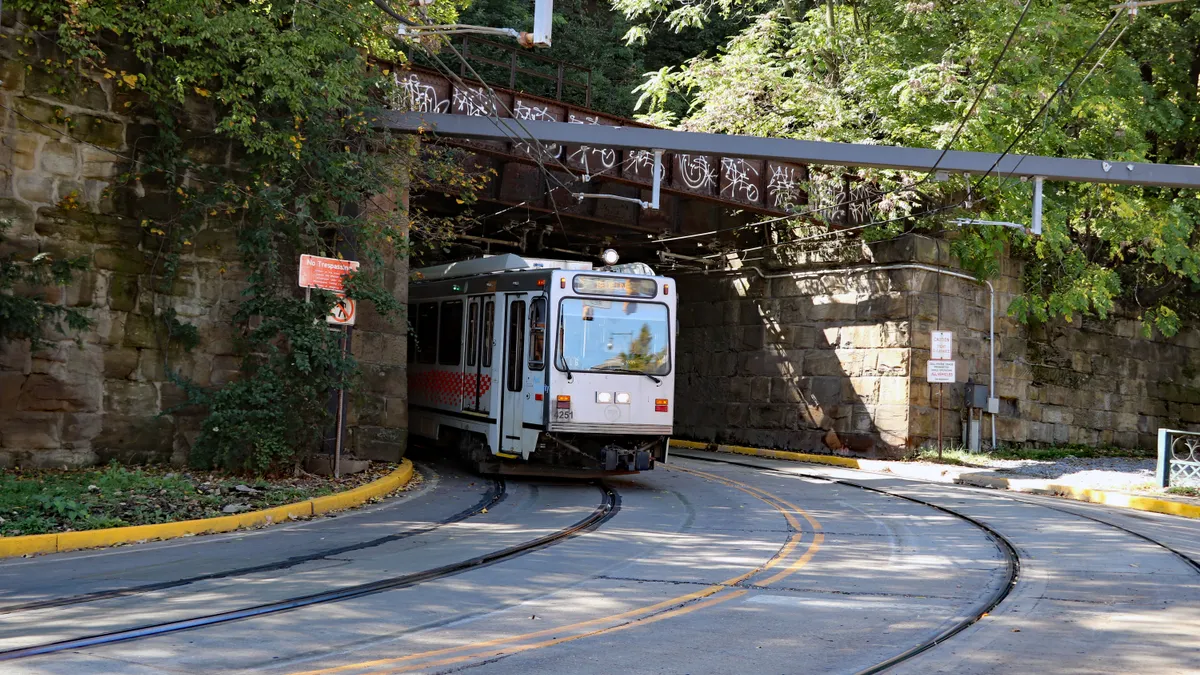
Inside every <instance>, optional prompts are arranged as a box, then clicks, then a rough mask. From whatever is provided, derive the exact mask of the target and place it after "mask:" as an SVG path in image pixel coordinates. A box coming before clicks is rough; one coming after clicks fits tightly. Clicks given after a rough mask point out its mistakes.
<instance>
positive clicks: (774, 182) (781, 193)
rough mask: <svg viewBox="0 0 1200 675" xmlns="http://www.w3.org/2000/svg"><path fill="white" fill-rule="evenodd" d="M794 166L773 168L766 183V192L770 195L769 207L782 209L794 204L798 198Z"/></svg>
mask: <svg viewBox="0 0 1200 675" xmlns="http://www.w3.org/2000/svg"><path fill="white" fill-rule="evenodd" d="M796 173H797V171H796V167H794V166H773V167H771V177H770V179H769V180H768V181H767V191H768V192H770V193H771V195H772V198H771V206H774V207H775V208H777V209H783V208H787V207H789V206H791V205H792V204H794V203H795V202H796V198H797V197H798V196H799V190H798V189H797V188H799V186H800V185H799V180H798V179H797V177H796Z"/></svg>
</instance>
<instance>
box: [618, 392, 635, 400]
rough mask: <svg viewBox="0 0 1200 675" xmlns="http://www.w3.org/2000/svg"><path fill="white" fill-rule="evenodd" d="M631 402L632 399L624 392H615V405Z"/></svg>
mask: <svg viewBox="0 0 1200 675" xmlns="http://www.w3.org/2000/svg"><path fill="white" fill-rule="evenodd" d="M631 400H632V399H631V397H630V396H629V393H628V392H624V391H619V392H617V403H629V401H631Z"/></svg>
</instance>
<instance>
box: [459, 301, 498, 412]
mask: <svg viewBox="0 0 1200 675" xmlns="http://www.w3.org/2000/svg"><path fill="white" fill-rule="evenodd" d="M495 320H496V301H495V299H494V298H493V296H490V295H486V296H485V295H480V296H476V297H473V298H470V299H469V300H468V303H467V366H466V386H465V387H464V391H465V394H464V396H463V409H464V410H467V411H469V412H477V413H486V412H488V411H490V410H491V390H492V354H493V352H494V351H495V344H496V343H495V338H494V337H493V335H494V332H493V331H494V327H495Z"/></svg>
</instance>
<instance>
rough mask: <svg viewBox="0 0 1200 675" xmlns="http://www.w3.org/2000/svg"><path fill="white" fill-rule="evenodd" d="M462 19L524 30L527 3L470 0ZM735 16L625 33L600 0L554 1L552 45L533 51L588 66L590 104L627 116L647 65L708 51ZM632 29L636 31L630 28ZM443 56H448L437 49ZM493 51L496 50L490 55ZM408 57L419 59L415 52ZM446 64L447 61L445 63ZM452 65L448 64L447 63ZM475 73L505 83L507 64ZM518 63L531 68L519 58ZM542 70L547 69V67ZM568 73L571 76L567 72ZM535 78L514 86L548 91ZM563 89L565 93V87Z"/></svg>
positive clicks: (732, 27) (625, 25)
mask: <svg viewBox="0 0 1200 675" xmlns="http://www.w3.org/2000/svg"><path fill="white" fill-rule="evenodd" d="M461 20H462V22H463V23H468V24H473V25H480V26H496V27H506V28H516V29H519V30H521V29H526V30H527V28H528V27H529V26H532V25H533V3H532V2H513V1H512V0H474V1H473V2H471V4H470V6H469V7H467V8H466V9H465V10H463V14H462V18H461ZM739 21H740V19H739V18H732V19H722V18H719V17H717V18H716V19H715V20H714V21H713V22H711V23H710V24H707V25H705V26H702V27H698V28H693V29H687V30H684V31H682V32H680V33H678V34H676V33H658V34H654V35H651V34H649V33H645V34H639V36H638V37H636V38H635V39H632V40H629V39H626V38H627V37H628V36H629V35H630V30H631V29H632V28H633V26H632V24H631V23H630V22H629V21H627V20H626V19H625V17H624V16H623V15H622V14H621V13H620V12H618V11H615V10H614V9H612V8H610V7H608V6H607V5H605V4H603V3H595V2H586V1H585V0H560V1H559V2H555V3H554V32H553V40H552V46H551V47H550V48H549V49H546V50H539V51H538V52H537V53H538V54H540V55H543V56H548V57H550V58H553V59H558V60H561V61H565V62H567V63H571V64H576V65H580V66H585V67H587V68H591V70H592V105H591V107H592V108H593V109H595V110H600V111H603V112H606V113H610V114H613V115H620V116H622V117H629V116H631V115H632V114H633V112H634V103H635V101H636V98H637V95H636V94H635V93H634V91H633V90H634V88H635V87H636V86H637V85H638V83H639V82H640V81H641V79H642V77H643V76H644V74H645V72H646V71H647V70H657V69H659V68H661V67H663V66H665V65H668V64H675V63H678V62H680V61H681V60H683V59H688V58H691V57H693V56H697V55H699V54H704V53H707V52H712V51H714V50H715V49H716V48H717V47H718V46H719V45H720V44H721V43H722V42H724V40H725V38H726V37H727V36H729V35H730V34H731V33H733V32H734V31H736V30H737V28H738V26H739ZM635 32H636V31H635ZM440 56H441V58H443V59H446V58H448V55H447V54H445V53H442V54H440ZM495 56H499V55H495ZM414 61H416V62H418V63H421V62H422V61H423V59H422V58H421V56H420V55H419V54H418V55H415V56H414ZM448 63H449V62H448ZM451 65H452V66H453V65H454V64H453V63H452V64H451ZM474 67H475V68H476V69H478V71H479V73H480V74H481V75H483V76H484V77H485V78H489V80H490V81H491V82H492V83H493V84H500V85H505V84H507V77H508V75H507V72H508V71H507V69H502V68H497V67H493V68H488V67H485V66H483V65H480V64H478V63H476V64H474ZM522 67H523V68H528V67H533V64H532V63H527V62H525V61H522ZM545 72H547V73H549V74H553V71H552V69H551V68H547V69H546V70H545ZM568 76H571V77H574V75H573V74H571V73H568ZM537 84H538V83H537V82H535V81H534V80H531V79H529V78H524V77H522V78H521V79H519V80H518V85H519V86H521V87H525V88H527V90H528V91H529V93H532V94H539V95H545V96H552V95H553V93H554V85H553V84H552V83H546V84H543V86H542V87H541V88H540V89H539V88H538V87H537V86H536V85H537ZM567 93H571V92H570V91H569V90H568V92H567ZM568 100H569V101H570V102H573V103H582V102H583V99H582V97H577V96H573V97H570V98H568Z"/></svg>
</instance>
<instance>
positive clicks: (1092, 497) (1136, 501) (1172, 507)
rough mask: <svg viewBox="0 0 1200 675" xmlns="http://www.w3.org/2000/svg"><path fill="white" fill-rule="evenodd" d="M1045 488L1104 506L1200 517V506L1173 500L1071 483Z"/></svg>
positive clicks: (1064, 495) (1185, 516)
mask: <svg viewBox="0 0 1200 675" xmlns="http://www.w3.org/2000/svg"><path fill="white" fill-rule="evenodd" d="M1045 489H1046V490H1047V491H1049V492H1052V493H1054V494H1056V495H1061V496H1063V497H1070V498H1071V499H1077V500H1079V501H1081V502H1092V503H1093V504H1104V505H1106V506H1122V507H1125V508H1127V509H1137V510H1138V511H1151V512H1153V513H1165V514H1168V515H1172V516H1183V517H1184V518H1200V506H1197V505H1195V504H1185V503H1183V502H1175V501H1171V500H1169V499H1157V498H1155V497H1143V496H1140V495H1131V494H1126V493H1124V492H1106V491H1104V490H1092V489H1088V488H1081V487H1075V486H1073V485H1047V486H1046V488H1045Z"/></svg>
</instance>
